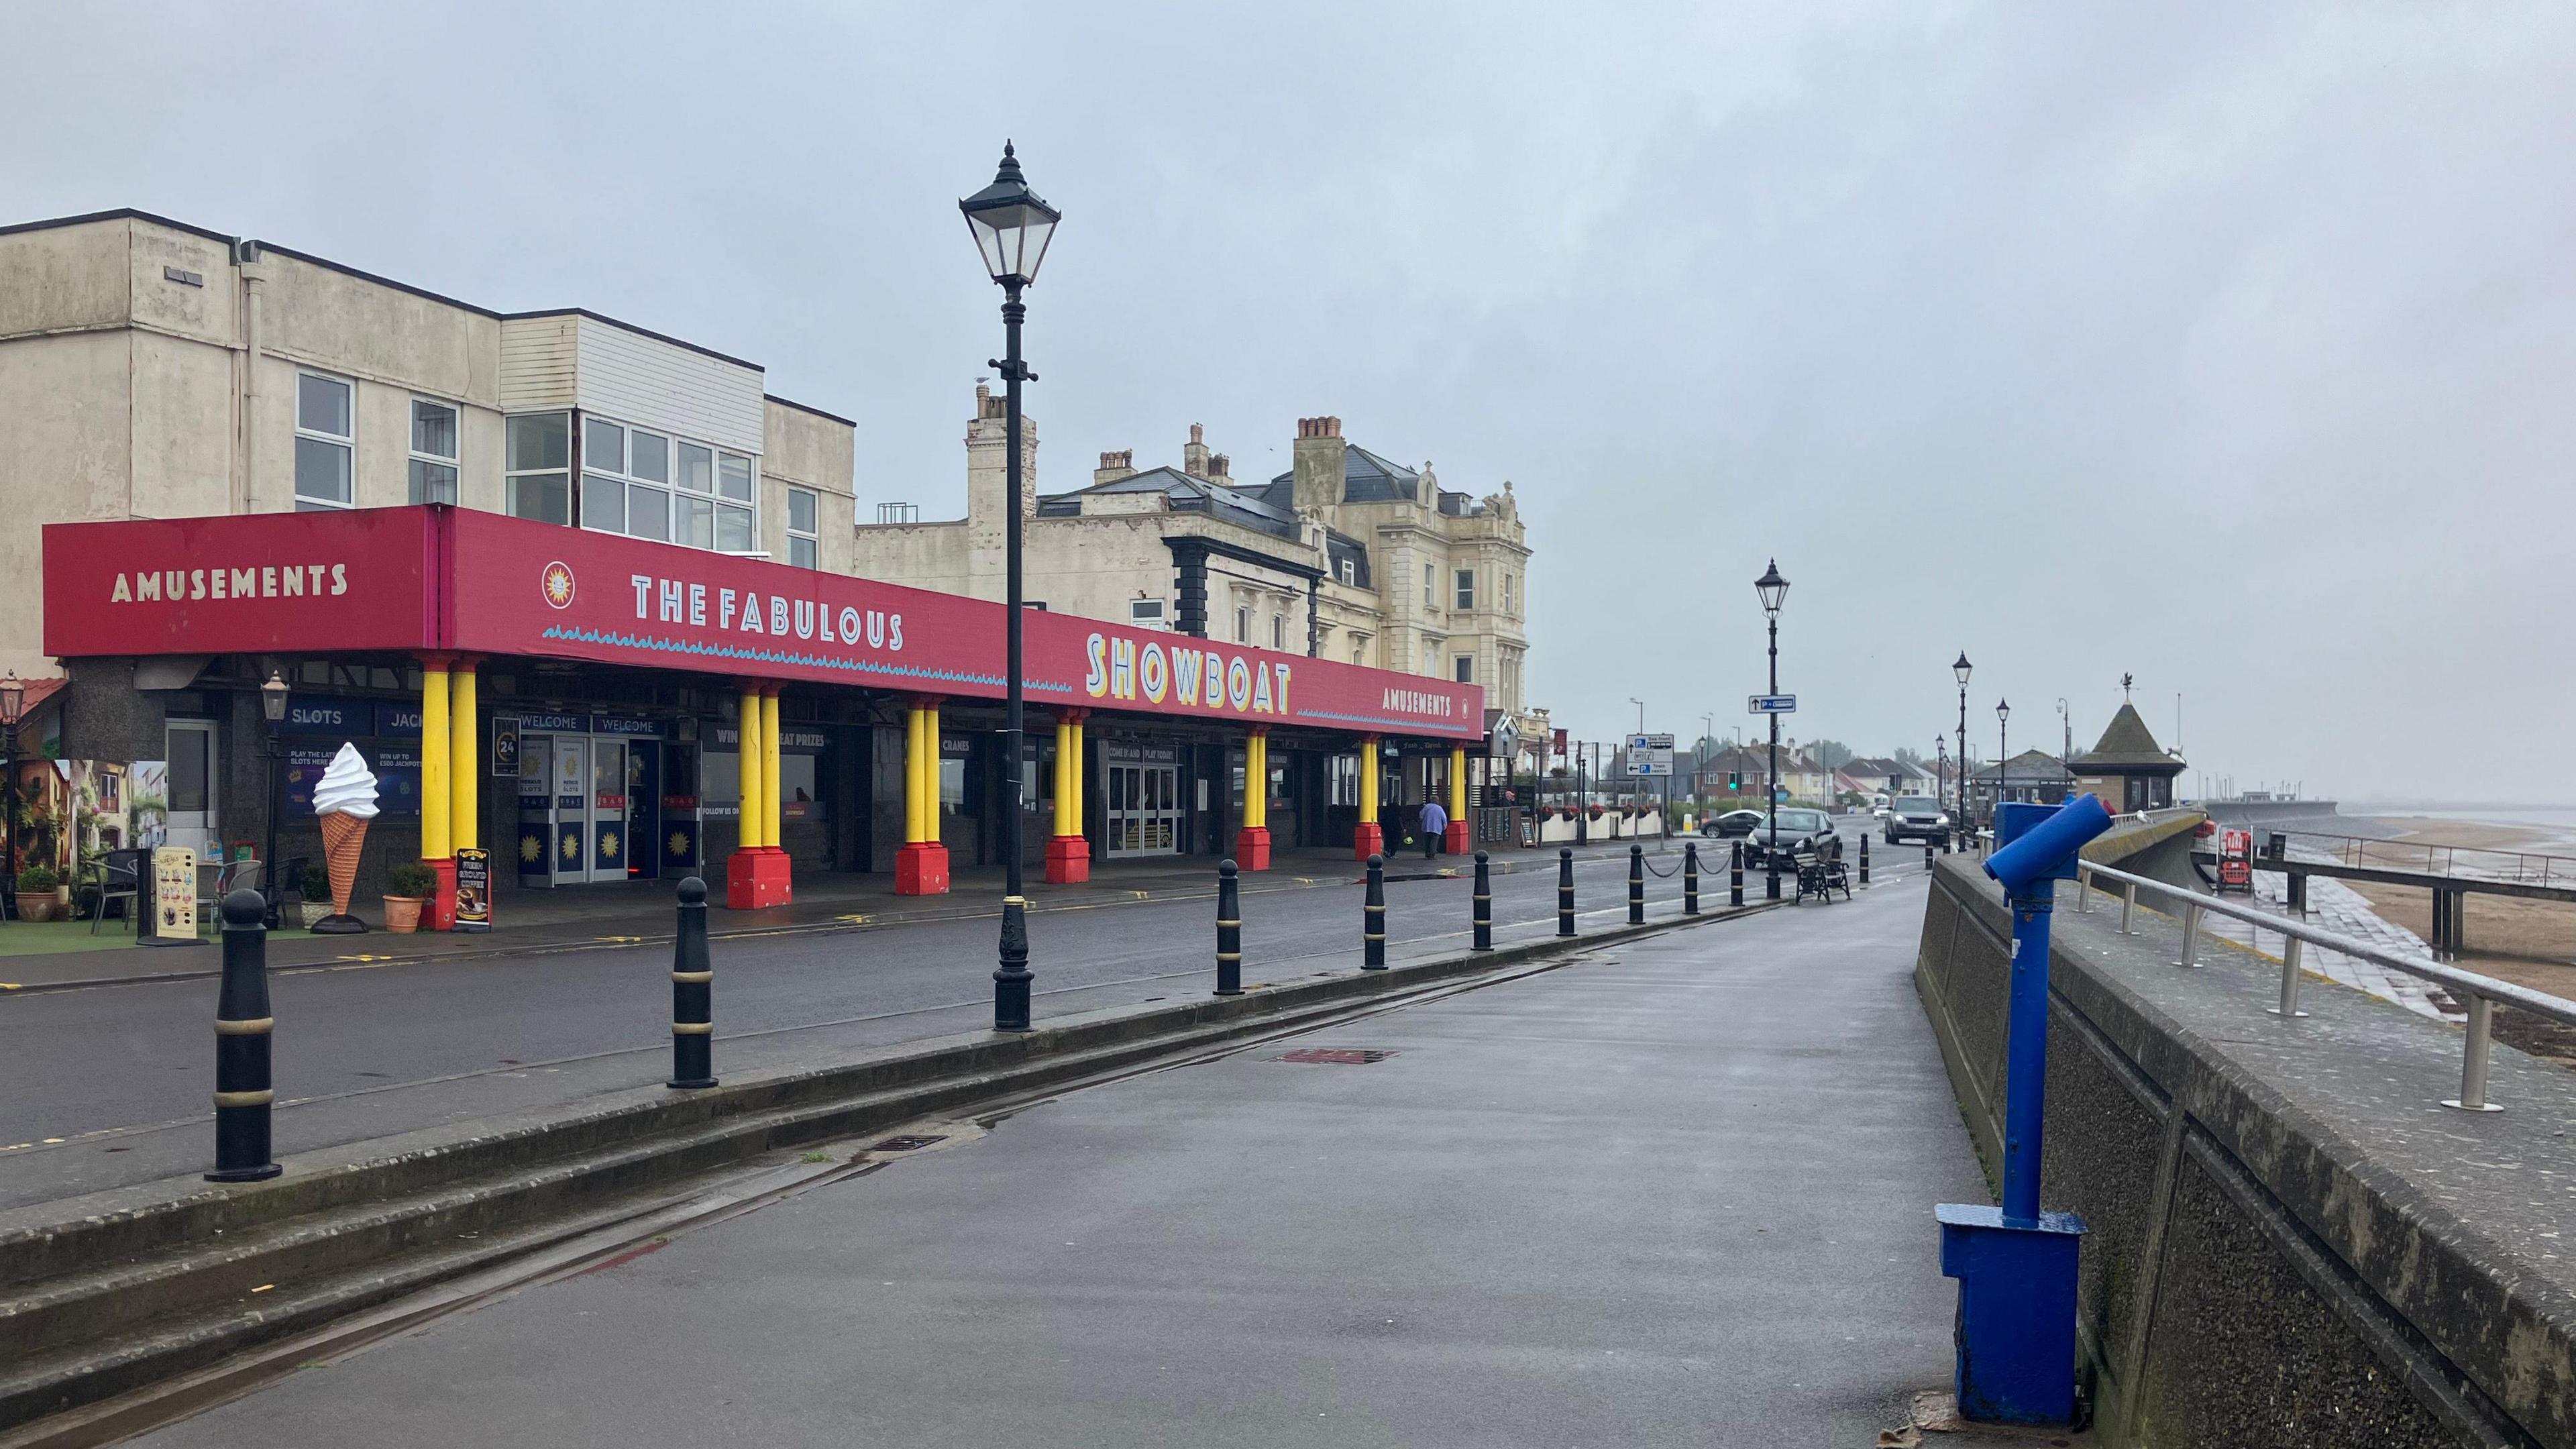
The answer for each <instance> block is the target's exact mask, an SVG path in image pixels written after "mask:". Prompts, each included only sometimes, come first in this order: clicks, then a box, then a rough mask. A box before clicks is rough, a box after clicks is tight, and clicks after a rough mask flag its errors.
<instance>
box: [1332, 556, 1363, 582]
mask: <svg viewBox="0 0 2576 1449" xmlns="http://www.w3.org/2000/svg"><path fill="white" fill-rule="evenodd" d="M1333 570H1334V573H1335V574H1336V576H1338V577H1339V578H1340V579H1341V581H1342V582H1343V583H1346V584H1350V585H1353V586H1357V585H1358V583H1359V581H1360V566H1359V565H1358V564H1357V563H1354V562H1353V561H1351V560H1349V559H1338V560H1335V561H1334V564H1333Z"/></svg>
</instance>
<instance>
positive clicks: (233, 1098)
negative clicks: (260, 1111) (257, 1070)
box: [215, 1088, 277, 1107]
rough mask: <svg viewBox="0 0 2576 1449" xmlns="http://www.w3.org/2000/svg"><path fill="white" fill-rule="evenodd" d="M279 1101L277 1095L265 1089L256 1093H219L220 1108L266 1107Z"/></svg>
mask: <svg viewBox="0 0 2576 1449" xmlns="http://www.w3.org/2000/svg"><path fill="white" fill-rule="evenodd" d="M276 1100H277V1093H275V1092H273V1091H269V1090H267V1089H265V1088H263V1089H262V1090H260V1091H256V1092H217V1093H216V1094H215V1105H216V1106H218V1107H265V1106H267V1105H268V1104H269V1103H271V1102H274V1101H276Z"/></svg>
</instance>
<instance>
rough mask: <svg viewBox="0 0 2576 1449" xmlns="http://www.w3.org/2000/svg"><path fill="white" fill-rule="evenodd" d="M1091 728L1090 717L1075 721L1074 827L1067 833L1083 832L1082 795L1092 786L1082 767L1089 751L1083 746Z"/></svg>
mask: <svg viewBox="0 0 2576 1449" xmlns="http://www.w3.org/2000/svg"><path fill="white" fill-rule="evenodd" d="M1090 729H1091V721H1090V720H1089V719H1088V718H1077V719H1075V720H1074V722H1073V828H1072V829H1071V830H1068V831H1066V832H1065V834H1067V835H1080V834H1081V833H1082V810H1083V798H1082V797H1083V795H1084V794H1085V793H1086V792H1087V791H1089V790H1090V788H1091V783H1090V781H1091V777H1090V776H1088V775H1086V774H1084V773H1083V769H1082V761H1083V759H1084V757H1085V756H1086V755H1087V754H1088V753H1089V751H1088V750H1086V749H1085V748H1084V746H1083V737H1084V736H1085V735H1087V734H1088V733H1089V732H1090Z"/></svg>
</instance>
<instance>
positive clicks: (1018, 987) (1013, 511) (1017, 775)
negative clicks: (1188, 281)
mask: <svg viewBox="0 0 2576 1449" xmlns="http://www.w3.org/2000/svg"><path fill="white" fill-rule="evenodd" d="M957 209H958V210H959V211H961V212H964V213H965V215H966V229H967V230H968V231H969V232H971V233H972V234H973V235H974V238H975V249H976V251H978V252H980V253H982V254H983V258H984V270H985V271H987V272H989V273H991V274H992V278H993V281H994V283H995V285H997V286H999V287H1000V288H1001V289H1002V333H1003V338H1004V342H1003V358H1002V360H1001V361H999V362H988V363H987V364H986V365H987V366H989V367H992V368H995V369H996V370H998V371H999V372H1000V373H1001V376H1002V381H1003V385H1004V386H1003V397H1004V399H1005V402H1004V408H1003V424H1002V429H1003V440H1004V441H1003V445H1002V456H1003V477H1004V480H1005V483H1006V485H1007V486H1008V487H1009V489H1010V496H1009V497H1008V498H1007V499H1005V500H1004V501H1003V507H1002V517H1003V518H1004V520H1005V522H1004V524H1003V529H1004V532H1003V535H1002V537H1003V539H1004V545H1003V559H1004V569H1005V571H1006V572H1007V573H1008V575H1009V581H1008V585H1007V587H1006V588H1005V591H1004V593H1005V599H1004V602H1003V613H1004V623H1003V626H1002V627H1003V635H1004V638H1005V640H1006V641H1007V643H1006V648H1005V654H1006V656H1007V657H1006V659H1005V662H1004V665H1003V668H1004V671H1005V674H1006V677H1007V687H1008V694H1007V698H1008V703H1007V704H1006V705H1005V706H1004V713H1003V721H1002V758H1003V760H1004V761H1005V762H1006V763H1005V766H1004V769H1005V772H1006V773H1007V774H1008V775H1009V776H1010V777H1011V786H1010V789H1009V790H1008V791H1007V792H1005V798H1006V800H1007V806H1008V813H1007V814H1006V815H1005V816H1004V817H1003V818H1004V819H1005V820H1007V821H1009V822H1010V823H1009V825H1008V826H1007V827H1006V828H1007V830H1008V831H1009V839H1008V840H1007V841H1006V842H1005V843H1004V849H1003V852H1002V862H1003V873H1002V948H1001V964H1000V965H999V966H997V967H995V968H994V971H993V1029H994V1030H995V1031H1027V1030H1028V1029H1029V981H1030V979H1031V976H1032V973H1031V972H1030V970H1029V923H1028V902H1027V901H1026V900H1025V899H1023V898H1022V897H1021V895H1020V847H1021V837H1022V835H1023V834H1025V828H1024V827H1025V823H1024V822H1023V821H1022V820H1021V818H1020V811H1021V809H1022V803H1023V802H1022V799H1021V795H1022V785H1023V782H1024V779H1025V776H1026V773H1027V766H1026V765H1025V763H1024V762H1023V761H1022V760H1021V758H1020V753H1021V749H1022V746H1021V743H1020V703H1021V688H1020V611H1021V601H1020V531H1021V519H1020V511H1021V507H1020V505H1021V500H1020V384H1021V383H1023V382H1035V381H1036V380H1037V374H1036V373H1034V372H1031V371H1029V369H1028V364H1027V363H1025V362H1023V361H1022V360H1021V358H1020V322H1021V319H1022V318H1024V317H1026V316H1027V315H1028V308H1027V307H1025V306H1023V305H1022V304H1021V302H1020V292H1021V290H1022V289H1024V288H1026V287H1028V286H1029V285H1031V284H1032V283H1034V282H1036V281H1037V277H1038V264H1039V263H1040V262H1042V261H1044V260H1045V259H1046V249H1047V243H1048V242H1049V241H1051V240H1053V239H1054V236H1055V225H1056V222H1057V221H1059V220H1061V219H1062V217H1063V213H1061V212H1059V211H1057V210H1056V209H1055V208H1054V207H1051V206H1049V205H1047V204H1046V203H1045V202H1044V201H1041V200H1039V199H1038V195H1037V193H1036V192H1034V191H1031V190H1029V184H1028V182H1027V181H1026V180H1025V179H1023V178H1022V177H1021V175H1020V163H1019V159H1018V157H1017V156H1016V155H1015V154H1014V153H1013V151H1012V149H1011V145H1010V143H1009V142H1007V141H1006V142H1004V143H1003V144H1002V165H1001V168H1000V169H999V170H997V171H995V172H994V173H993V184H992V185H990V186H987V187H985V188H984V189H983V190H981V191H978V192H976V193H975V194H974V195H972V196H970V197H967V198H966V199H965V200H963V201H960V202H958V203H957Z"/></svg>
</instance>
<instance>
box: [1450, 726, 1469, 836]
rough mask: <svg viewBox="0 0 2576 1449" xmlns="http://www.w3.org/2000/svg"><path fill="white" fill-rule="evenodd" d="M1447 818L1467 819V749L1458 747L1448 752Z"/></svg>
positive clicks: (1461, 746) (1462, 746)
mask: <svg viewBox="0 0 2576 1449" xmlns="http://www.w3.org/2000/svg"><path fill="white" fill-rule="evenodd" d="M1449 818H1450V819H1451V820H1464V819H1466V818H1467V747H1466V746H1465V745H1458V746H1456V747H1454V748H1452V749H1451V750H1450V751H1449Z"/></svg>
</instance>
